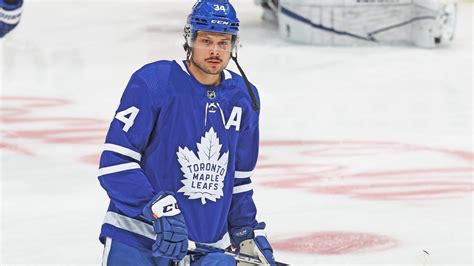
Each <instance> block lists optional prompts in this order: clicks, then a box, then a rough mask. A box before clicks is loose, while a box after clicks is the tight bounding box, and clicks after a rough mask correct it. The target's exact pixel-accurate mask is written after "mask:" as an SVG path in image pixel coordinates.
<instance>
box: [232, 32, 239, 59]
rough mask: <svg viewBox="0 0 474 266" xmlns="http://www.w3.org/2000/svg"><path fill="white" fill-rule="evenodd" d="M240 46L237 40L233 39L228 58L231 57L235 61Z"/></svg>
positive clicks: (236, 38)
mask: <svg viewBox="0 0 474 266" xmlns="http://www.w3.org/2000/svg"><path fill="white" fill-rule="evenodd" d="M240 46H241V45H240V42H239V38H238V37H235V39H234V40H233V41H232V50H231V52H230V57H232V59H234V60H235V59H237V50H238V49H239V47H240Z"/></svg>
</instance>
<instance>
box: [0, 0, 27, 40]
mask: <svg viewBox="0 0 474 266" xmlns="http://www.w3.org/2000/svg"><path fill="white" fill-rule="evenodd" d="M10 2H11V3H10ZM10 2H9V3H7V2H6V1H4V0H1V1H0V3H1V4H2V6H1V7H0V38H2V37H3V36H5V34H7V33H8V32H9V31H11V30H13V29H14V28H15V27H16V26H17V25H18V23H19V22H20V17H21V11H22V6H23V0H18V1H10Z"/></svg>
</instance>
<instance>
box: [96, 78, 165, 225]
mask: <svg viewBox="0 0 474 266" xmlns="http://www.w3.org/2000/svg"><path fill="white" fill-rule="evenodd" d="M156 101H157V100H156V99H154V98H153V97H151V94H150V91H149V89H148V87H147V84H146V83H145V82H144V80H143V79H142V78H141V77H140V76H139V75H137V73H135V74H134V75H133V76H132V78H131V79H130V81H129V83H128V85H127V87H126V89H125V91H124V93H123V95H122V99H121V101H120V105H119V107H118V109H117V112H116V115H115V118H114V119H113V120H112V122H111V124H110V128H109V131H108V133H107V137H106V140H105V145H104V150H103V151H102V155H101V158H100V166H99V182H100V184H101V186H102V187H103V188H104V189H105V190H106V191H107V194H108V196H109V198H110V200H111V203H112V204H114V205H115V207H116V208H118V210H119V211H120V212H122V213H124V214H125V215H127V216H129V217H136V216H139V215H140V214H141V213H142V209H143V207H144V206H145V205H146V204H147V203H148V202H149V201H150V200H151V199H152V198H153V196H154V194H155V191H154V190H153V188H152V186H151V184H150V181H149V179H148V178H147V176H146V175H145V173H144V171H143V170H142V168H141V158H142V155H143V153H144V151H145V148H146V145H147V142H148V139H149V137H150V135H151V132H152V131H153V128H154V126H155V121H156V120H157V116H158V113H159V108H158V106H157V104H156V103H155V102H156Z"/></svg>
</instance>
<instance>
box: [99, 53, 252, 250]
mask: <svg viewBox="0 0 474 266" xmlns="http://www.w3.org/2000/svg"><path fill="white" fill-rule="evenodd" d="M252 89H253V90H254V92H255V94H256V95H257V101H259V100H258V94H257V90H256V88H255V87H253V86H252ZM258 119H259V113H258V112H256V111H254V110H253V109H252V105H251V100H250V96H249V93H248V90H247V88H246V86H245V83H244V80H243V79H242V77H241V76H239V75H237V74H236V73H234V72H231V71H228V70H224V71H223V72H222V73H221V83H220V84H219V85H218V86H207V85H203V84H201V83H199V82H198V81H197V80H196V79H195V78H194V77H193V76H192V75H191V74H190V72H189V71H188V69H187V65H186V63H185V62H184V61H158V62H155V63H151V64H148V65H146V66H144V67H142V68H141V69H140V70H138V71H137V72H135V73H134V74H133V75H132V77H131V79H130V81H129V83H128V85H127V87H126V89H125V92H124V93H123V96H122V99H121V102H120V105H119V107H118V110H117V112H116V116H115V118H114V119H113V120H112V122H111V124H110V128H109V131H108V134H107V137H106V141H105V142H106V143H105V147H104V150H103V152H102V155H101V159H100V169H99V181H100V184H101V185H102V187H103V188H104V189H105V190H106V191H107V194H108V196H109V198H110V205H109V208H108V211H107V213H106V217H105V220H104V224H103V226H102V230H101V234H100V239H101V241H102V242H103V241H104V239H105V237H111V238H113V239H115V240H117V241H119V242H122V243H125V244H129V245H131V246H135V247H138V248H147V249H151V246H152V244H153V243H154V239H155V234H154V231H153V228H152V225H151V223H149V222H148V221H147V220H145V219H143V218H142V217H141V213H142V209H143V207H144V206H145V205H146V204H147V203H148V202H149V201H150V200H151V199H152V198H153V196H154V195H155V194H156V193H158V192H159V191H172V192H174V193H175V195H176V199H177V201H178V205H179V206H180V209H181V211H182V213H183V216H184V219H185V221H186V225H187V227H188V232H189V239H190V240H193V241H195V242H199V243H207V244H213V245H214V246H217V247H221V248H224V247H227V246H229V245H230V241H229V235H228V231H230V230H231V229H232V228H240V227H244V226H255V225H256V224H257V221H256V218H255V216H256V207H255V204H254V202H253V200H252V194H253V190H252V184H251V179H250V177H251V176H252V172H253V171H254V169H255V165H256V162H257V156H258V143H259V127H258Z"/></svg>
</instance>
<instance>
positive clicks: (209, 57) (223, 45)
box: [191, 31, 232, 75]
mask: <svg viewBox="0 0 474 266" xmlns="http://www.w3.org/2000/svg"><path fill="white" fill-rule="evenodd" d="M231 51H232V35H230V34H222V33H214V32H205V31H200V32H198V33H197V37H196V39H195V40H194V44H193V53H192V56H191V62H192V63H193V64H194V65H195V66H196V67H197V68H199V69H200V70H201V71H203V72H204V73H206V74H210V75H217V74H220V73H221V72H222V70H224V68H226V67H227V64H229V60H230V54H231Z"/></svg>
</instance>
